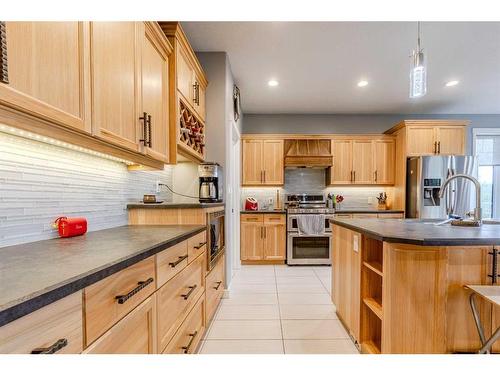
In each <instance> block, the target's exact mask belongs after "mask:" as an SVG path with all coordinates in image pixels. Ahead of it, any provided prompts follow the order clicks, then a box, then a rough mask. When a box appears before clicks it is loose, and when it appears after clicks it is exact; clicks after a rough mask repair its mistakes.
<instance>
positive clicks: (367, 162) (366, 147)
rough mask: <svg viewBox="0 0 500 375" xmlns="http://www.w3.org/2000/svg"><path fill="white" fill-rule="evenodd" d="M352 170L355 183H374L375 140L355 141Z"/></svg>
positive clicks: (353, 144)
mask: <svg viewBox="0 0 500 375" xmlns="http://www.w3.org/2000/svg"><path fill="white" fill-rule="evenodd" d="M352 170H353V180H354V183H355V184H372V183H373V181H374V173H373V142H372V141H353V143H352Z"/></svg>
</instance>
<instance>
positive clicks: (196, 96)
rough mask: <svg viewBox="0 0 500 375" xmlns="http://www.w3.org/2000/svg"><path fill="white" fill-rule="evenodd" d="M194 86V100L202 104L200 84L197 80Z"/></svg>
mask: <svg viewBox="0 0 500 375" xmlns="http://www.w3.org/2000/svg"><path fill="white" fill-rule="evenodd" d="M193 88H194V98H193V102H194V103H196V104H197V105H200V84H199V83H198V82H197V81H195V82H194V85H193Z"/></svg>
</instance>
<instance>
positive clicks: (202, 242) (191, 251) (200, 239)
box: [187, 231, 207, 263]
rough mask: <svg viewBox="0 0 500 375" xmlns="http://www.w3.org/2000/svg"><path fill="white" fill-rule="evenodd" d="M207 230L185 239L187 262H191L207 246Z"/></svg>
mask: <svg viewBox="0 0 500 375" xmlns="http://www.w3.org/2000/svg"><path fill="white" fill-rule="evenodd" d="M206 245H207V232H206V231H203V232H201V233H198V234H197V235H196V236H193V237H191V238H189V239H188V240H187V247H188V262H189V263H191V262H192V261H193V260H195V259H196V258H197V257H198V256H199V255H200V254H202V253H203V252H204V251H205V249H206V248H207V246H206Z"/></svg>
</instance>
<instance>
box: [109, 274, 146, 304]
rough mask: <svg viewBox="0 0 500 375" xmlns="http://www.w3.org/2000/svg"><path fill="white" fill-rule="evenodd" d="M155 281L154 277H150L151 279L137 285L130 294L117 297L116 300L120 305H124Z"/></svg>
mask: <svg viewBox="0 0 500 375" xmlns="http://www.w3.org/2000/svg"><path fill="white" fill-rule="evenodd" d="M153 281H154V279H153V278H152V277H150V278H149V279H147V280H146V281H139V282H138V283H137V286H136V287H135V288H134V289H132V290H131V291H130V292H128V293H127V294H123V295H120V296H116V297H115V299H116V301H117V302H118V303H119V304H120V305H123V304H124V303H125V302H127V301H128V300H129V299H130V298H131V297H132V296H134V295H135V294H137V293H139V292H140V291H141V290H143V289H144V288H145V287H147V286H148V285H149V284H151V283H152V282H153Z"/></svg>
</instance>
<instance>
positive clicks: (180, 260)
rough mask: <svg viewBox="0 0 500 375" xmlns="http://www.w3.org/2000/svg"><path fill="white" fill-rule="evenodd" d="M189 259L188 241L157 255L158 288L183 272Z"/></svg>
mask: <svg viewBox="0 0 500 375" xmlns="http://www.w3.org/2000/svg"><path fill="white" fill-rule="evenodd" d="M188 258H189V254H188V243H187V241H183V242H181V243H178V244H177V245H174V246H172V247H170V248H168V249H166V250H165V251H162V252H160V253H158V254H156V262H155V264H156V278H157V280H156V284H157V285H158V288H159V287H161V286H162V285H163V284H165V283H166V282H167V281H168V280H170V279H171V278H172V277H174V276H175V275H177V274H178V273H179V272H181V271H182V270H183V269H184V268H185V267H186V266H187V264H188Z"/></svg>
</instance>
